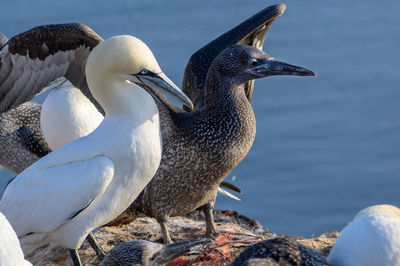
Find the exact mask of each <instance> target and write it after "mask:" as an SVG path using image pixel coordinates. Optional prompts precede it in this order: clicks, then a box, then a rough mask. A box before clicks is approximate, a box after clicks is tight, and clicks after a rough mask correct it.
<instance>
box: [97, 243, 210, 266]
mask: <svg viewBox="0 0 400 266" xmlns="http://www.w3.org/2000/svg"><path fill="white" fill-rule="evenodd" d="M209 241H210V240H209V239H207V238H197V239H192V240H188V241H181V242H177V243H174V244H169V245H162V244H159V243H154V242H150V241H145V240H134V241H129V242H124V243H121V244H118V245H116V246H115V247H114V248H113V249H111V250H110V251H109V252H108V253H107V255H106V256H105V258H104V260H103V261H102V262H101V266H117V265H143V266H150V265H165V264H166V263H167V262H169V261H171V260H173V259H175V258H177V257H179V256H181V255H183V254H185V253H187V252H189V251H190V248H192V247H194V246H198V245H202V244H206V243H207V242H209Z"/></svg>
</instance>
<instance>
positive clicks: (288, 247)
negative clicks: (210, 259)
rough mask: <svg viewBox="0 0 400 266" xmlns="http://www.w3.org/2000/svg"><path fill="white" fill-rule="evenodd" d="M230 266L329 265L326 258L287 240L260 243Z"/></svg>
mask: <svg viewBox="0 0 400 266" xmlns="http://www.w3.org/2000/svg"><path fill="white" fill-rule="evenodd" d="M229 265H230V266H239V265H240V266H242V265H243V266H244V265H271V266H272V265H293V266H295V265H298V266H300V265H301V266H323V265H329V264H328V262H327V261H326V258H325V257H323V256H321V255H319V254H318V253H317V252H315V251H314V250H312V249H309V248H308V247H306V246H304V245H302V244H300V243H298V242H297V241H295V240H291V239H287V238H282V237H278V238H273V239H269V240H264V241H260V242H258V243H256V244H254V245H252V246H250V247H248V248H246V249H245V250H243V252H242V253H240V254H239V255H238V256H237V257H236V258H235V260H234V261H232V263H231V264H229Z"/></svg>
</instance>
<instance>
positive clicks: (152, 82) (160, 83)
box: [132, 71, 193, 109]
mask: <svg viewBox="0 0 400 266" xmlns="http://www.w3.org/2000/svg"><path fill="white" fill-rule="evenodd" d="M132 76H135V77H136V78H137V80H138V81H135V83H142V84H144V85H146V86H148V87H150V88H152V89H155V90H159V91H161V92H162V93H164V94H166V95H168V96H170V97H172V98H173V99H175V100H176V101H178V102H180V103H182V104H183V105H186V106H187V107H189V108H192V109H193V103H192V101H191V100H190V99H189V97H187V96H186V94H184V93H183V92H182V91H181V89H179V88H178V86H176V85H175V84H174V83H173V82H172V81H171V80H170V79H169V78H168V77H167V76H166V75H165V74H164V73H163V72H160V73H153V72H150V71H147V72H146V74H143V73H142V72H140V73H139V74H136V75H132Z"/></svg>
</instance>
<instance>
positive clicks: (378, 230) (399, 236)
mask: <svg viewBox="0 0 400 266" xmlns="http://www.w3.org/2000/svg"><path fill="white" fill-rule="evenodd" d="M328 261H329V263H331V264H332V265H334V266H341V265H343V266H346V265H349V266H350V265H351V266H358V265H360V266H361V265H362V266H368V265H371V266H372V265H374V266H376V265H385V266H398V265H400V209H399V208H397V207H395V206H393V205H375V206H371V207H368V208H365V209H364V210H362V211H360V212H359V213H358V214H357V215H356V217H355V218H354V219H353V221H351V222H350V223H349V224H348V225H347V226H346V227H345V228H344V229H343V230H342V232H341V233H340V235H339V237H338V238H337V240H336V243H335V245H334V246H333V248H332V250H331V252H330V254H329V257H328Z"/></svg>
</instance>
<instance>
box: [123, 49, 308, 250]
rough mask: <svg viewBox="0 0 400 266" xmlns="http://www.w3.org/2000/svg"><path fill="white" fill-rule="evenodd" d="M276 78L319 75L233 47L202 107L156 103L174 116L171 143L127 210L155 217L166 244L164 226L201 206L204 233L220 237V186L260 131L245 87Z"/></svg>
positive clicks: (218, 64) (217, 64) (216, 66)
mask: <svg viewBox="0 0 400 266" xmlns="http://www.w3.org/2000/svg"><path fill="white" fill-rule="evenodd" d="M272 75H298V76H314V75H315V74H314V73H313V72H312V71H310V70H307V69H305V68H302V67H297V66H293V65H289V64H286V63H283V62H279V61H277V60H274V59H273V58H272V57H270V56H269V55H267V54H266V53H264V52H262V51H261V50H258V49H256V48H254V47H251V46H247V45H234V46H231V47H229V48H227V49H225V50H224V51H223V52H221V53H220V54H219V55H218V56H217V57H216V58H215V60H214V61H213V63H212V65H211V67H210V69H209V71H208V74H207V79H206V84H205V98H204V106H203V107H202V108H200V109H198V110H196V111H194V112H177V111H175V110H174V109H173V107H172V106H170V105H168V104H167V103H166V102H163V99H162V97H159V99H158V101H159V102H160V103H164V105H163V107H161V106H160V105H161V104H158V108H159V110H160V113H165V112H167V113H169V115H170V118H169V121H170V125H169V127H168V129H169V132H168V134H169V137H168V138H169V139H170V140H171V141H170V142H169V143H164V148H163V156H162V162H161V164H160V167H159V169H158V170H157V173H156V174H155V176H154V178H153V179H152V180H151V181H150V183H149V185H148V186H146V188H145V189H144V191H143V193H142V194H141V195H140V197H139V198H138V199H137V200H136V201H135V202H134V203H133V204H132V206H131V207H130V208H129V211H132V212H141V211H142V212H144V213H145V214H146V215H148V216H151V217H155V218H156V219H157V221H158V222H159V223H160V225H161V229H162V232H163V237H164V241H165V242H167V243H169V242H171V239H170V237H169V234H168V231H167V227H166V222H167V221H168V218H169V217H170V216H176V215H180V214H185V213H188V212H190V211H192V210H195V209H197V208H199V207H201V208H202V209H203V210H204V213H205V218H206V224H207V230H206V235H207V236H208V237H213V236H214V235H215V234H216V229H215V225H214V221H213V216H212V209H213V205H214V202H215V197H216V194H217V191H218V186H219V184H220V183H221V181H222V180H223V179H224V178H225V176H226V175H228V174H229V173H230V171H231V170H232V169H233V168H234V167H235V166H236V165H237V164H238V163H239V162H240V161H241V160H242V159H243V158H244V157H245V156H246V154H247V153H248V151H249V150H250V148H251V145H252V144H253V141H254V137H255V133H256V130H255V129H256V128H255V127H256V124H255V117H254V112H253V108H252V107H251V104H250V102H249V101H248V99H247V98H246V94H245V91H244V86H243V85H244V83H245V82H247V81H249V80H252V79H257V78H263V77H268V76H272ZM165 121H166V119H164V122H165ZM163 133H164V132H163Z"/></svg>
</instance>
